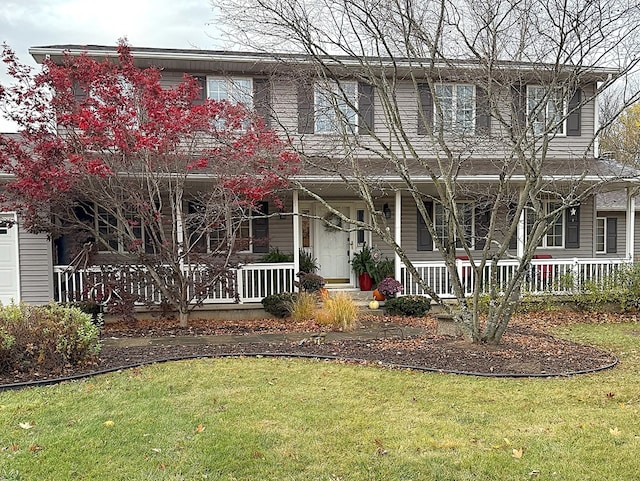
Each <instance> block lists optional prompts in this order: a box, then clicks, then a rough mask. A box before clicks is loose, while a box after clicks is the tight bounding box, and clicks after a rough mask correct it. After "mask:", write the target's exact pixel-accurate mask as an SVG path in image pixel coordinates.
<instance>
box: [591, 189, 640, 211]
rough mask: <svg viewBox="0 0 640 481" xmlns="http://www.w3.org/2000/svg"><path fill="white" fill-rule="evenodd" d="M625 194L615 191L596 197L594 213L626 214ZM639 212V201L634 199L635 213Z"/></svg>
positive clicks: (622, 191)
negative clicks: (611, 212)
mask: <svg viewBox="0 0 640 481" xmlns="http://www.w3.org/2000/svg"><path fill="white" fill-rule="evenodd" d="M626 210H627V192H626V191H624V190H615V191H611V192H602V193H600V194H598V195H596V211H613V212H626ZM638 210H640V199H638V197H636V211H638Z"/></svg>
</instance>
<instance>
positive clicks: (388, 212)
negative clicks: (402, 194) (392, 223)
mask: <svg viewBox="0 0 640 481" xmlns="http://www.w3.org/2000/svg"><path fill="white" fill-rule="evenodd" d="M382 213H383V214H384V218H385V219H391V209H390V208H389V204H385V205H383V206H382Z"/></svg>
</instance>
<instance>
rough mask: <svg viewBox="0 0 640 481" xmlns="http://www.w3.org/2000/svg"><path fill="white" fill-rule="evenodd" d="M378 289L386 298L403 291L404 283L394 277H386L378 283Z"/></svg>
mask: <svg viewBox="0 0 640 481" xmlns="http://www.w3.org/2000/svg"><path fill="white" fill-rule="evenodd" d="M376 290H377V291H378V292H379V293H380V294H382V295H383V296H384V297H385V298H386V297H393V296H395V295H396V294H397V293H398V292H401V291H402V284H400V282H398V281H396V280H395V279H394V278H393V277H385V278H384V279H382V280H381V281H380V282H379V283H378V288H377V289H376ZM374 295H375V293H374Z"/></svg>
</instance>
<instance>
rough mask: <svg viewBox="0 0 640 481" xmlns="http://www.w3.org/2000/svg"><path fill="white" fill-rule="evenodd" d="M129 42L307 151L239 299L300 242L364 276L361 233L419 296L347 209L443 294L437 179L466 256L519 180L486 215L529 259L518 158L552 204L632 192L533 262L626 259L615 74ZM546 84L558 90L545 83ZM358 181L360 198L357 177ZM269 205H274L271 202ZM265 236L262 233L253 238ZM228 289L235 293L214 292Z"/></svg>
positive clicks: (251, 297) (570, 268)
mask: <svg viewBox="0 0 640 481" xmlns="http://www.w3.org/2000/svg"><path fill="white" fill-rule="evenodd" d="M30 52H31V54H32V55H33V57H34V58H35V59H36V61H38V62H42V61H43V59H44V58H51V59H53V60H54V61H56V62H58V61H62V59H63V53H64V52H67V53H69V54H71V55H79V54H80V53H81V52H87V53H88V54H89V55H90V56H92V57H96V58H104V57H115V48H113V47H105V46H80V45H52V46H44V47H33V48H31V49H30ZM132 54H133V56H134V58H135V59H136V64H137V65H138V66H140V67H146V66H156V67H159V68H160V69H161V70H162V78H163V83H164V85H165V86H166V87H167V88H171V86H172V85H175V84H176V83H177V82H179V81H180V80H181V79H182V76H183V74H184V73H188V74H190V75H192V76H194V77H196V78H197V79H198V80H199V82H200V83H201V87H202V96H203V98H204V97H205V96H207V97H210V98H215V99H219V100H220V99H230V100H232V101H241V102H243V103H245V104H246V105H250V106H252V107H253V108H255V109H256V110H257V111H258V112H259V113H260V115H261V116H262V117H263V118H264V119H265V121H266V123H267V125H269V126H270V127H272V128H274V129H276V130H277V131H278V132H279V133H281V134H282V135H283V136H287V137H288V138H290V139H291V141H292V143H293V145H294V146H295V147H296V148H297V149H298V150H299V151H300V152H301V154H302V156H303V159H305V166H304V168H303V170H302V171H301V172H300V173H299V175H297V177H296V178H295V179H294V185H297V186H298V188H292V190H291V192H290V193H289V194H287V195H286V197H285V208H284V209H282V211H281V215H271V216H270V217H268V219H263V218H260V219H254V220H253V221H252V222H248V223H247V225H246V227H245V231H246V232H245V235H246V237H247V238H248V239H249V242H248V253H247V254H252V255H253V258H254V260H255V261H256V264H255V265H254V267H253V268H254V269H255V271H251V269H252V267H251V265H247V266H245V267H243V269H245V272H244V273H240V272H239V275H238V283H239V284H241V285H239V292H240V298H241V300H242V301H245V302H257V301H259V300H260V299H261V298H262V297H264V296H265V295H267V294H269V293H272V291H274V290H278V289H280V288H281V287H278V286H275V285H270V287H269V286H268V287H266V288H265V286H257V287H256V282H255V277H254V276H255V275H256V272H262V273H264V272H273V271H277V270H278V269H280V270H282V272H285V273H286V274H285V275H286V276H293V275H294V273H295V272H296V271H297V266H298V262H299V251H300V250H301V249H302V250H304V251H307V252H309V253H310V254H311V255H312V256H313V257H315V258H316V259H317V261H318V264H319V272H318V273H319V274H320V275H322V276H323V277H324V278H325V279H326V280H327V282H328V285H329V286H330V287H335V288H342V289H352V288H353V289H355V288H357V287H358V282H357V279H356V276H355V275H354V273H353V271H352V269H351V265H350V261H351V259H352V258H353V256H354V254H355V253H357V252H359V250H360V249H362V247H363V246H364V245H365V244H366V245H368V246H373V247H374V248H375V249H376V250H377V251H378V252H379V253H380V255H381V257H389V258H391V259H394V260H395V275H396V278H398V279H400V280H401V281H402V282H403V284H404V285H405V293H418V294H422V293H423V291H421V290H420V289H419V288H418V287H417V285H416V284H415V280H414V279H412V278H411V275H410V274H409V273H408V272H407V270H406V269H405V268H404V265H403V263H402V261H401V259H400V257H399V256H398V255H397V254H396V253H395V252H394V251H393V249H392V248H391V247H389V245H388V243H385V242H384V241H383V240H382V239H381V238H380V236H378V235H376V234H375V233H372V232H371V231H370V230H368V229H366V228H358V227H357V226H352V228H346V227H347V226H346V225H345V224H344V218H349V219H354V220H357V221H362V222H365V223H368V222H370V221H371V218H372V216H378V218H377V220H378V225H379V226H381V228H383V229H384V230H385V232H387V233H389V235H391V236H392V238H393V239H394V242H395V243H396V244H398V245H399V246H401V248H402V250H403V251H404V253H405V254H406V256H407V257H408V258H410V259H411V260H412V262H413V264H414V265H415V266H416V268H418V270H419V272H420V273H421V275H422V276H423V277H424V279H425V280H426V281H427V282H428V283H429V284H430V285H431V286H432V288H433V289H434V290H435V291H436V292H438V293H439V294H441V295H445V296H446V295H447V294H448V293H449V292H450V287H449V285H448V280H447V274H446V270H445V269H444V265H443V263H442V256H441V253H440V252H438V243H437V242H434V238H433V235H432V234H434V233H435V234H436V235H437V236H438V237H442V238H445V237H446V233H447V231H448V229H449V228H450V226H448V225H447V223H446V215H445V211H444V207H443V205H442V204H440V203H439V202H438V198H439V196H440V195H442V193H441V192H442V191H440V190H439V183H440V182H441V181H443V180H444V179H447V178H450V179H454V180H455V184H456V186H457V187H456V188H457V192H458V193H457V194H456V200H457V206H458V209H459V210H458V219H459V221H460V224H461V226H460V229H459V230H458V231H457V233H456V234H455V236H454V237H457V238H460V237H461V236H462V237H464V239H465V243H466V245H467V248H468V249H470V250H471V252H472V253H473V251H478V252H479V251H482V250H483V249H484V248H485V246H486V245H487V239H488V237H487V233H488V230H489V222H488V221H489V217H488V212H489V211H490V210H491V208H492V207H493V206H494V204H493V201H492V199H495V191H496V186H499V185H502V186H507V187H508V189H510V190H511V191H512V192H511V194H510V195H512V198H513V199H514V201H513V202H509V201H506V200H505V199H507V197H501V199H502V200H501V202H503V204H502V205H500V206H499V209H498V210H499V211H500V212H501V216H499V217H500V219H502V220H501V221H500V222H498V224H500V223H502V225H498V226H496V225H493V226H492V229H493V230H492V232H493V234H492V237H490V238H489V239H490V242H492V243H495V244H499V243H505V244H508V250H507V254H506V255H505V256H504V263H505V265H509V262H510V259H516V258H518V257H519V256H522V254H523V251H524V249H525V245H526V238H527V230H528V228H529V225H530V224H531V222H532V221H531V219H530V218H527V215H526V213H524V212H523V213H522V214H521V216H520V217H519V218H518V219H517V221H516V224H517V228H515V229H511V230H509V226H510V225H512V224H511V222H512V221H513V213H512V209H513V206H514V203H515V202H516V200H517V197H518V195H519V193H521V192H522V190H523V189H524V187H523V186H525V185H527V181H528V179H530V177H528V175H529V172H527V171H526V170H527V167H526V166H527V165H528V164H527V162H529V160H527V159H531V162H534V161H536V160H538V159H540V158H542V159H544V165H543V171H542V172H540V179H541V180H540V181H541V182H543V183H544V185H545V189H544V192H545V195H544V198H542V199H540V201H541V202H542V205H543V209H548V210H549V211H551V210H553V209H556V208H557V207H558V204H559V202H560V201H559V200H558V199H559V198H562V197H563V196H565V197H566V196H568V195H569V194H570V193H571V192H573V193H576V192H579V193H584V192H586V191H588V190H589V189H591V188H593V187H594V186H599V185H601V184H603V181H607V180H608V181H609V183H608V184H607V185H606V189H609V190H616V189H617V190H619V189H623V190H624V189H627V190H628V192H629V195H626V196H625V202H624V215H619V214H615V215H613V214H611V213H609V214H607V213H606V212H605V213H604V214H602V215H601V214H600V213H598V211H597V205H596V195H595V193H596V192H597V191H599V190H594V193H593V194H592V195H591V194H590V195H586V196H583V197H582V198H581V199H580V202H579V204H577V205H573V206H572V207H571V208H568V209H563V210H562V212H561V213H560V214H559V215H558V216H555V217H554V219H553V221H552V222H551V223H550V224H549V226H548V229H547V231H546V233H545V235H544V236H543V238H542V240H541V242H540V244H539V246H538V247H537V250H536V260H534V262H533V263H534V264H536V263H538V264H540V265H541V267H544V269H543V272H545V273H548V272H554V273H555V274H556V276H557V277H559V276H561V275H563V274H565V273H574V274H575V273H576V272H578V271H576V269H579V274H580V277H581V278H585V277H592V276H597V275H604V274H605V273H606V272H608V271H609V269H610V267H611V266H615V265H618V264H620V263H625V262H629V261H630V260H633V257H634V252H635V248H634V244H635V239H636V237H637V236H636V235H635V232H636V227H635V220H634V214H635V205H634V202H635V201H634V198H633V196H632V195H631V192H632V190H631V188H632V186H633V184H634V178H633V177H634V176H635V172H634V171H631V169H627V168H625V167H623V166H621V165H619V164H617V163H616V162H614V161H611V160H608V159H600V158H599V157H598V146H597V139H596V140H595V141H594V137H595V135H596V133H597V130H598V103H597V99H598V97H597V91H598V84H599V82H601V81H604V80H605V79H606V78H608V77H609V76H610V75H614V74H615V71H612V70H607V69H589V70H587V71H585V72H583V73H582V74H581V75H580V76H579V77H577V76H576V78H575V79H573V80H571V82H567V84H566V85H564V86H563V87H561V88H556V87H550V86H548V85H545V76H544V75H542V74H541V73H540V72H541V69H540V68H539V66H536V65H527V64H518V65H516V64H505V66H504V72H508V75H507V73H503V74H502V75H501V76H500V75H497V76H496V77H494V78H492V79H490V80H491V81H489V82H487V81H486V79H483V77H482V75H483V72H484V70H483V69H482V68H480V66H478V65H474V64H473V63H465V62H459V63H457V64H446V65H444V64H443V65H441V66H439V67H438V68H433V65H431V67H430V68H425V67H423V66H422V65H421V64H420V63H419V62H416V61H414V60H411V61H410V60H407V59H405V60H402V59H400V60H397V59H396V60H394V62H393V69H392V73H390V70H388V69H389V68H390V66H391V62H390V61H389V60H385V59H378V61H377V63H376V65H377V67H378V68H377V71H376V72H373V71H372V70H367V71H363V69H362V66H361V65H360V64H359V63H358V62H352V63H350V62H349V61H348V60H346V59H343V60H340V59H337V60H334V62H335V64H334V65H333V67H335V68H332V69H331V70H330V71H329V73H327V70H326V69H325V70H323V69H318V68H317V67H318V66H317V65H312V64H311V63H310V62H309V61H308V59H305V58H304V57H296V56H293V55H267V54H262V53H240V52H222V51H206V50H183V49H157V48H132ZM568 72H569V71H568ZM567 75H570V72H569V73H568V74H567ZM554 81H557V80H555V79H554ZM567 85H570V87H567ZM550 91H551V92H558V93H557V94H556V93H552V94H551V95H550V94H549V92H550ZM550 123H553V125H554V127H553V131H552V133H551V134H550V135H544V136H541V137H540V139H542V137H544V138H543V139H542V140H539V139H538V140H531V138H532V137H528V136H527V135H530V134H531V135H533V137H535V135H536V133H540V132H542V131H544V129H545V128H547V126H548V125H549V124H550ZM527 132H529V134H527ZM450 134H455V138H454V137H448V136H449V135H450ZM353 139H356V140H355V141H354V140H353ZM532 152H533V153H532ZM527 156H528V157H527ZM534 167H535V166H532V168H534ZM356 174H358V175H356ZM407 178H409V179H410V182H407ZM505 179H506V180H505ZM363 180H364V181H366V184H367V188H366V189H365V190H366V192H365V193H364V194H363V193H362V188H361V185H360V184H359V182H360V181H363ZM416 192H418V193H419V195H420V197H421V198H423V199H424V204H423V205H424V207H425V210H426V212H427V214H428V217H427V218H428V219H429V220H430V221H431V222H432V226H431V227H432V228H431V229H429V228H428V226H427V225H426V222H427V221H425V216H424V215H421V213H420V212H419V209H418V204H417V203H416V195H415V194H416ZM556 194H557V195H556ZM327 205H329V206H331V207H332V209H333V210H334V211H337V212H340V213H342V214H343V215H344V217H342V216H340V215H336V213H335V212H333V213H332V212H331V211H329V210H328V209H327ZM265 210H266V212H269V213H271V214H274V213H275V212H276V209H275V207H274V206H270V205H267V206H265ZM605 214H606V215H605ZM610 214H611V215H610ZM513 225H515V224H513ZM336 227H338V228H336ZM500 235H502V238H500ZM258 238H260V239H262V240H263V241H262V242H254V240H256V239H258ZM264 239H266V242H265V241H264ZM456 242H457V243H458V244H462V243H460V242H458V241H456ZM17 244H18V241H16V242H15V245H17ZM276 248H277V249H279V250H280V251H283V252H289V253H292V254H293V257H294V262H293V263H283V264H281V265H276V264H274V265H266V264H262V263H260V262H259V261H260V258H261V257H262V256H263V255H264V253H265V252H267V251H268V250H269V249H276ZM15 249H17V247H14V250H15ZM468 253H469V251H462V250H461V251H460V253H459V254H460V255H458V256H457V257H458V259H459V264H460V269H464V266H465V263H466V262H468V255H466V254H468ZM56 255H57V256H56ZM54 257H57V262H56V261H55V260H54V263H56V264H58V263H60V264H65V263H66V262H67V261H68V259H65V258H64V253H63V252H54ZM540 259H542V260H540ZM20 268H21V266H18V270H20ZM240 270H242V269H240ZM507 271H508V269H507ZM507 271H505V272H507ZM47 275H48V276H49V279H50V282H49V285H50V286H51V289H52V290H51V291H50V292H48V293H47V297H55V298H56V299H57V300H64V292H62V289H61V288H60V286H62V285H63V284H64V285H67V284H68V283H69V282H71V280H70V279H69V278H66V279H65V278H64V276H68V275H69V274H68V270H65V269H64V266H60V265H56V266H54V267H53V269H52V270H50V272H49V273H48V274H47ZM505 275H507V274H505ZM545 276H546V274H545ZM543 280H545V279H543ZM531 283H532V284H531V285H530V286H529V288H530V289H531V290H534V291H535V290H540V289H542V288H543V287H544V286H543V285H542V284H541V283H538V284H536V280H535V279H533V280H532V281H531ZM287 285H291V283H288V284H287ZM56 286H58V287H57V288H56ZM11 289H14V290H15V289H16V287H12V288H11ZM265 289H266V290H265ZM18 290H19V288H18ZM3 295H4V296H5V297H4V298H6V297H7V295H6V294H3ZM18 297H22V298H24V299H27V296H26V295H22V296H18ZM221 301H230V299H215V298H212V299H211V302H221Z"/></svg>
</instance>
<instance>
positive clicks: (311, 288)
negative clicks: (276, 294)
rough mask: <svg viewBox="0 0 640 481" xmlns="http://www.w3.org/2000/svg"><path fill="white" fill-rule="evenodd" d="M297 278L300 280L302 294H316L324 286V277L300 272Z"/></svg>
mask: <svg viewBox="0 0 640 481" xmlns="http://www.w3.org/2000/svg"><path fill="white" fill-rule="evenodd" d="M298 277H299V278H300V282H299V285H300V290H302V291H304V292H318V291H319V290H320V289H322V288H323V287H324V284H325V281H324V277H322V276H320V275H318V274H311V273H307V272H300V273H299V274H298Z"/></svg>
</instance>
